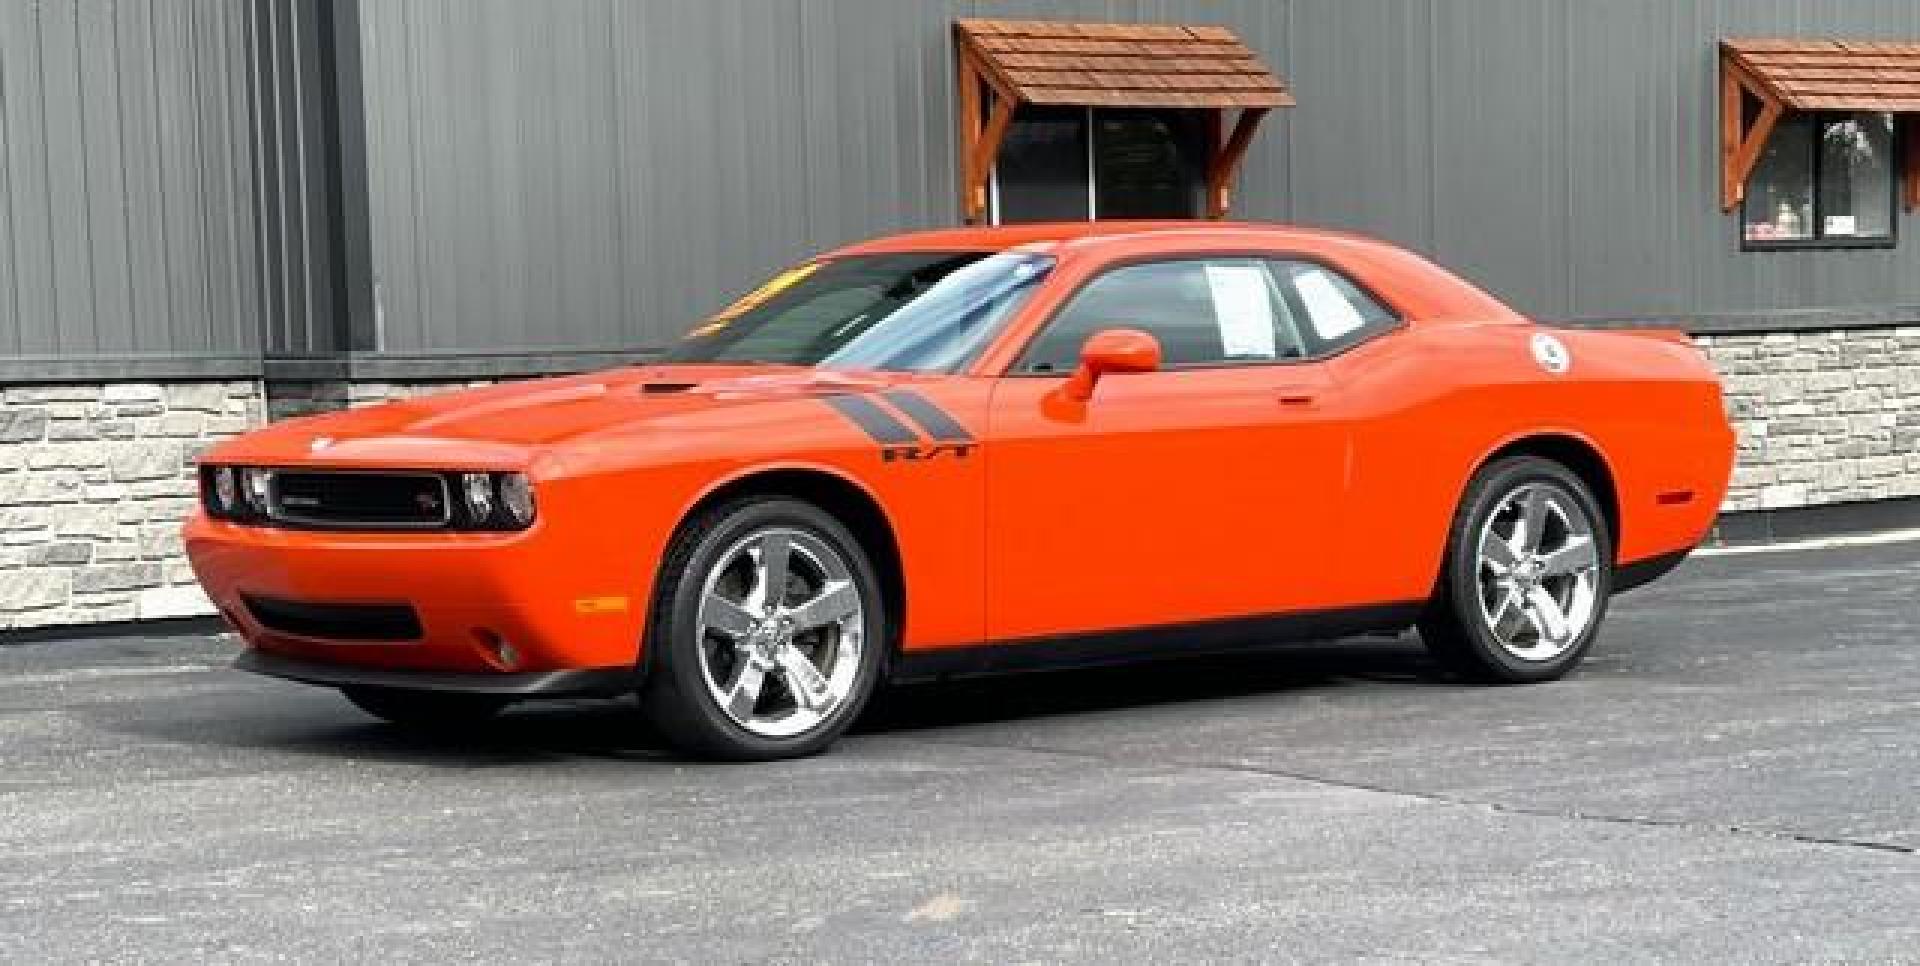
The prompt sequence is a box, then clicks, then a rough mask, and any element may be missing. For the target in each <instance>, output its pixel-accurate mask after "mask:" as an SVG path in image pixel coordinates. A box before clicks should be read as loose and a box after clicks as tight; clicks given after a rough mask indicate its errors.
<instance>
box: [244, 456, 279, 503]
mask: <svg viewBox="0 0 1920 966" xmlns="http://www.w3.org/2000/svg"><path fill="white" fill-rule="evenodd" d="M246 479H247V506H248V507H250V508H251V509H252V510H253V512H255V513H265V512H267V485H268V484H269V483H270V482H272V480H273V473H272V471H270V470H263V469H260V468H259V467H253V468H250V469H248V470H247V471H246Z"/></svg>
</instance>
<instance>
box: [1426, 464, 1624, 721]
mask: <svg viewBox="0 0 1920 966" xmlns="http://www.w3.org/2000/svg"><path fill="white" fill-rule="evenodd" d="M1442 568H1443V570H1442V573H1441V577H1440V581H1439V587H1438V588H1437V591H1436V593H1435V597H1434V601H1433V603H1432V604H1431V605H1430V606H1429V607H1428V608H1427V613H1426V614H1425V615H1424V616H1423V617H1422V618H1421V620H1420V637H1421V640H1422V641H1424V642H1425V643H1426V646H1427V650H1428V651H1429V652H1430V653H1431V654H1432V655H1433V657H1434V658H1435V659H1436V660H1438V661H1439V662H1440V663H1441V664H1442V665H1443V666H1445V667H1446V668H1447V669H1449V670H1451V671H1453V672H1455V673H1457V674H1460V675H1461V676H1463V677H1466V678H1469V679H1472V680H1476V681H1485V682H1489V683H1503V684H1521V683H1531V682H1537V681H1551V680H1554V679H1555V678H1558V677H1561V676H1562V675H1564V674H1566V673H1567V672H1568V671H1570V670H1572V669H1573V667H1574V666H1575V665H1577V664H1579V663H1580V660H1581V658H1583V657H1585V656H1586V653H1587V650H1588V649H1589V648H1591V647H1592V646H1593V641H1594V638H1595V637H1596V636H1597V635H1598V633H1599V630H1600V623H1601V619H1602V618H1604V617H1605V616H1606V610H1607V599H1608V596H1609V595H1610V594H1611V593H1612V590H1613V540H1612V534H1611V532H1610V530H1609V527H1608V525H1607V520H1606V517H1605V516H1604V515H1603V513H1602V512H1601V509H1600V505H1599V502H1598V501H1597V500H1596V499H1595V498H1594V495H1593V491H1592V490H1591V489H1590V488H1589V487H1588V486H1587V485H1586V483H1585V482H1584V481H1582V480H1581V479H1580V477H1579V476H1577V475H1575V474H1574V473H1573V472H1572V471H1570V470H1568V469H1567V468H1566V467H1564V466H1562V465H1560V464H1559V463H1555V462H1553V461H1551V460H1546V459H1541V458H1539V457H1535V456H1514V457H1508V458H1506V459H1502V460H1499V461H1497V462H1495V463H1492V464H1490V465H1488V466H1486V467H1484V468H1482V469H1481V470H1480V472H1478V473H1476V474H1474V477H1473V480H1472V481H1471V482H1470V483H1469V484H1468V485H1467V492H1466V495H1465V496H1464V497H1463V498H1462V499H1461V501H1460V507H1459V509H1458V510H1457V511H1456V512H1455V514H1454V520H1453V526H1452V528H1451V530H1450V531H1449V533H1448V537H1447V552H1446V558H1445V560H1444V562H1443V563H1442Z"/></svg>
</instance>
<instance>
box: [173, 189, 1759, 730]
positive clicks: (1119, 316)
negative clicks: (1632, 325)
mask: <svg viewBox="0 0 1920 966" xmlns="http://www.w3.org/2000/svg"><path fill="white" fill-rule="evenodd" d="M1732 462H1733V435H1732V432H1731V430H1730V429H1729V427H1728V424H1727V420H1726V417H1725V415H1724V413H1723V411H1722V407H1721V399H1720V391H1719V385H1718V382H1717V381H1716V379H1715V376H1714V373H1713V371H1712V370H1711V368H1710V367H1709V366H1708V364H1707V362H1706V360H1705V359H1704V358H1703V357H1702V355H1701V354H1700V353H1699V352H1698V351H1697V350H1696V349H1694V348H1693V347H1692V346H1691V345H1690V344H1689V342H1688V341H1687V339H1686V337H1685V336H1683V335H1681V334H1679V333H1676V332H1651V331H1639V332H1601V331H1586V330H1566V329H1554V328H1548V327H1544V326H1541V325H1538V324H1535V323H1533V322H1530V321H1529V320H1527V319H1526V318H1523V317H1521V316H1520V315H1518V314H1516V313H1514V312H1513V311H1512V310H1510V309H1508V308H1507V307H1505V306H1503V305H1502V304H1500V303H1499V302H1498V301H1496V300H1494V299H1493V298H1491V297H1489V296H1488V295H1486V294H1485V293H1483V292H1481V291H1480V290H1478V289H1476V288H1475V287H1473V286H1472V285H1470V284H1468V283H1466V282H1464V281H1462V280H1460V279H1459V278H1457V277H1455V276H1454V275H1452V274H1449V273H1448V272H1446V271H1445V270H1443V269H1441V268H1438V267H1436V266H1435V265H1433V264H1432V263H1430V262H1428V261H1426V260H1425V259H1422V258H1420V257H1418V256H1416V255H1413V254H1410V253H1408V252H1406V251H1404V250H1402V249H1399V248H1396V247H1394V246H1391V245H1388V244H1385V243H1382V242H1379V241H1374V240H1370V239H1366V238H1361V237H1356V236H1353V235H1346V234H1338V233H1330V232H1320V231H1308V230H1302V229H1293V228H1284V227H1277V226H1262V225H1232V224H1218V223H1192V222H1189V223H1135V224H1126V223H1096V224H1071V225H1037V226H1021V227H1008V228H991V229H963V230H951V231H934V232H925V233H919V234H910V235H903V236H899V237H894V238H885V239H881V240H877V241H871V242H866V243H863V244H858V245H853V246H851V247H847V248H843V249H840V250H838V251H835V252H832V253H829V254H826V255H822V256H820V257H818V258H814V259H812V260H809V261H806V262H804V263H802V264H800V265H797V266H795V267H793V268H791V269H789V270H787V271H784V272H781V273H780V274H779V275H777V276H775V277H774V278H773V279H772V280H770V281H768V282H767V283H766V284H764V285H762V286H761V287H760V288H758V289H756V290H754V291H753V292H750V293H748V294H747V295H745V296H743V297H742V298H740V299H739V300H738V301H736V302H734V303H733V304H731V305H729V306H727V307H726V308H724V309H722V310H721V311H719V312H718V313H716V314H715V315H713V316H712V317H711V318H708V319H706V320H705V321H703V322H701V323H700V324H699V325H698V326H696V327H695V328H694V329H693V330H692V331H691V332H689V333H688V334H687V336H686V337H685V339H684V340H682V341H681V342H679V343H678V344H677V345H676V346H675V347H674V348H672V349H671V350H669V351H667V352H666V353H665V354H664V355H663V356H662V357H661V358H659V360H658V361H656V362H652V363H649V364H645V365H638V366H634V367H631V368H625V369H618V370H614V371H611V372H603V373H596V374H591V375H580V376H571V377H565V378H556V379H544V380H538V381H531V382H517V383H513V384H508V385H499V386H494V387H490V388H482V389H472V390H465V391H460V392H452V393H447V394H444V395H439V396H433V397H429V398H423V399H410V400H406V401H400V402H390V403H386V404H384V405H378V406H372V407H369V408H364V409H357V410H352V411H348V412H341V413H334V414H329V415H322V416H315V417H309V418H304V419H294V420H288V421H285V422H281V423H276V424H274V425H272V426H268V427H266V428H264V429H261V430H259V431H257V432H253V433H249V434H247V435H245V436H242V437H239V438H237V439H234V440H232V441H230V442H227V443H225V444H223V445H220V446H218V447H216V448H215V449H213V450H212V451H211V452H209V453H207V454H206V455H205V457H204V458H203V461H202V464H201V466H200V477H201V483H202V491H203V501H202V512H199V513H197V514H196V515H195V516H194V518H193V519H192V520H191V521H189V522H188V524H187V528H186V546H187V552H188V553H189V555H190V556H191V558H192V561H193V566H194V568H195V570H196V572H197V573H198V574H199V577H200V580H201V583H202V584H204V585H205V587H206V589H207V592H208V593H209V595H210V596H211V597H212V599H213V600H214V602H215V603H216V604H217V606H218V607H219V608H220V611H221V613H223V614H224V615H225V617H226V619H227V620H228V621H229V622H231V623H232V625H233V626H234V627H235V628H236V629H237V630H238V631H239V633H240V634H241V635H242V636H243V637H244V638H245V640H246V643H247V645H248V649H247V651H246V652H245V653H244V654H243V656H242V657H241V658H240V659H239V662H238V663H239V666H240V667H243V668H246V669H248V670H252V671H258V672H261V673H265V674H271V675H277V676H279V677H283V678H290V679H293V680H297V681H305V682H310V683H313V684H319V685H326V686H330V687H337V688H339V689H340V690H341V691H343V692H344V693H345V694H346V696H347V697H348V698H349V699H350V700H352V701H353V702H354V703H355V704H357V705H359V706H360V707H361V708H363V709H365V710H366V711H368V712H370V713H372V714H374V715H377V716H380V717H382V718H386V719H389V720H392V721H396V722H403V723H413V724H430V725H436V726H446V725H451V724H455V723H458V722H462V721H471V720H474V719H477V718H480V717H483V716H486V715H490V714H493V713H495V712H497V711H498V710H499V709H500V708H501V707H503V706H504V705H506V704H508V703H510V702H512V701H516V700H520V699H527V698H540V697H551V696H580V695H603V696H614V695H620V694H626V693H637V694H638V695H639V699H640V703H641V706H642V707H643V708H644V709H645V711H646V713H647V714H648V715H649V716H650V717H651V718H652V719H653V720H654V722H655V723H656V724H657V725H658V727H659V728H660V729H661V731H662V732H663V733H664V734H665V735H666V736H667V737H668V738H669V739H671V740H672V741H673V742H674V743H676V744H677V745H679V746H681V747H683V748H685V749H688V750H690V751H692V752H695V753H700V754H705V755H710V756H715V757H724V758H736V759H763V758H777V757H784V756H790V755H798V754H805V753H808V752H812V751H816V750H818V749H821V748H823V747H825V746H826V745H827V744H828V743H830V742H832V741H833V740H834V739H835V738H836V737H837V736H838V735H840V734H841V733H842V732H843V731H844V730H845V729H846V728H847V726H848V725H849V723H850V722H851V721H852V720H853V719H854V717H855V716H856V715H858V714H859V713H860V709H861V707H862V705H863V704H864V703H865V702H866V700H867V698H868V695H869V694H871V693H872V691H873V689H874V688H875V686H876V685H878V684H880V683H881V682H882V681H883V680H886V679H899V678H916V677H927V676H942V675H949V674H964V673H974V672H983V671H999V670H1006V669H1013V668H1025V667H1035V666H1042V665H1054V664H1059V663H1088V662H1098V661H1111V660H1119V659H1126V658H1138V657H1148V656H1166V655H1178V654H1192V653H1199V652H1206V651H1215V650H1220V649H1223V648H1229V647H1237V646H1242V645H1261V644H1269V643H1274V642H1279V641H1285V640H1289V639H1298V638H1303V637H1311V638H1322V637H1333V636H1341V635H1347V634H1353V633H1359V632H1375V631H1395V630H1402V629H1405V628H1409V627H1414V626H1417V627H1418V628H1419V631H1420V635H1421V637H1422V638H1423V639H1424V641H1425V643H1426V646H1427V647H1428V648H1429V649H1430V650H1431V651H1432V653H1433V655H1434V656H1435V657H1436V658H1437V659H1439V660H1440V661H1441V662H1442V663H1443V664H1445V665H1446V666H1447V667H1449V668H1451V669H1453V670H1454V671H1456V672H1458V673H1460V674H1463V675H1467V676H1470V677H1473V678H1477V679H1481V680H1487V681H1506V682H1520V681H1544V680H1549V679H1552V678H1556V677H1559V676H1560V675H1562V674H1565V673H1566V672H1567V670H1568V669H1569V668H1571V667H1572V666H1573V665H1574V664H1575V663H1577V662H1578V661H1579V660H1580V659H1581V657H1582V655H1583V654H1585V653H1586V651H1587V649H1588V648H1589V647H1590V646H1591V645H1592V643H1593V640H1594V636H1595V634H1596V632H1597V631H1598V629H1599V627H1600V623H1601V618H1602V616H1603V615H1604V614H1605V612H1606V608H1607V600H1608V597H1609V595H1611V594H1613V593H1616V592H1618V591H1621V590H1625V589H1627V588H1629V587H1633V586H1635V585H1638V584H1641V583H1644V582H1646V581H1648V580H1651V579H1653V578H1655V577H1657V576H1659V575H1660V574H1662V573H1664V572H1666V571H1667V570H1669V569H1671V568H1672V567H1673V566H1674V565H1675V564H1677V563H1678V562H1679V561H1680V560H1681V558H1682V557H1684V556H1685V555H1686V553H1687V552H1688V551H1689V550H1690V549H1691V548H1692V547H1693V546H1694V545H1695V544H1697V543H1698V542H1699V541H1700V540H1701V539H1702V538H1703V536H1704V535H1705V534H1706V533H1707V532H1708V529H1709V528H1710V526H1711V525H1712V523H1713V520H1714V516H1715V511H1716V509H1717V508H1718V506H1719V504H1720V501H1721V498H1722V496H1723V494H1724V491H1725V488H1726V484H1727V478H1728V474H1729V472H1730V469H1731V464H1732Z"/></svg>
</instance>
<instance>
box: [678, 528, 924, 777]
mask: <svg viewBox="0 0 1920 966" xmlns="http://www.w3.org/2000/svg"><path fill="white" fill-rule="evenodd" d="M883 608H884V604H883V601H882V598H881V593H880V581H879V578H878V577H877V576H876V574H875V571H874V569H873V565H872V563H871V561H869V560H868V559H867V555H866V553H865V551H864V550H862V548H861V546H860V542H859V541H858V540H856V539H854V536H853V534H852V533H851V532H849V531H848V530H847V528H846V527H845V526H844V525H842V524H841V523H840V522H839V521H838V520H836V519H834V518H833V517H832V516H831V515H829V514H828V513H826V512H825V511H823V510H821V509H820V508H819V507H816V506H814V505H812V504H810V503H804V502H801V501H799V500H794V499H787V498H783V497H750V498H747V499H743V500H738V501H734V502H731V503H726V504H723V505H721V506H719V507H716V508H714V509H712V510H709V511H706V512H703V513H701V514H700V515H699V516H697V517H695V518H693V519H691V520H689V521H688V522H687V523H686V524H685V525H683V526H682V527H681V529H680V531H679V532H678V533H677V534H675V536H674V540H673V543H672V545H671V547H670V549H669V550H668V553H667V555H666V557H665V559H664V561H663V562H662V565H661V573H660V578H659V582H658V587H657V588H656V590H655V594H654V600H653V608H652V614H653V618H652V620H651V622H650V623H651V626H650V628H649V632H648V636H647V642H646V648H647V656H648V659H649V660H650V661H651V665H652V666H651V667H650V668H649V669H648V673H647V675H646V683H645V684H644V685H643V687H642V689H641V694H640V706H641V709H642V710H643V711H644V712H645V714H646V715H647V717H648V719H649V720H651V721H652V722H653V724H654V726H655V727H656V728H658V729H659V731H660V734H661V735H662V736H663V737H665V738H666V739H667V741H668V742H669V743H670V744H672V745H673V746H675V747H676V748H679V749H681V750H683V751H686V752H689V753H692V754H695V755H698V756H702V757H708V758H717V759H724V760H730V761H766V760H771V759H778V758H793V757H798V756H802V755H810V754H813V753H815V752H818V751H821V750H823V749H825V748H826V747H827V746H828V745H831V744H832V743H833V742H834V740H835V739H837V738H839V737H840V735H841V734H842V733H844V732H845V731H846V730H847V728H848V727H849V726H850V725H851V724H852V723H853V720H854V719H855V718H856V717H858V715H859V714H860V711H861V709H862V708H863V707H864V706H865V704H866V701H867V698H868V696H869V695H871V694H872V692H873V688H874V685H875V682H876V681H877V680H878V679H879V677H880V671H881V667H882V665H883V663H884V656H885V655H884V650H885V647H886V642H887V641H888V639H889V638H888V637H887V629H888V625H887V615H886V614H885V612H884V609H883Z"/></svg>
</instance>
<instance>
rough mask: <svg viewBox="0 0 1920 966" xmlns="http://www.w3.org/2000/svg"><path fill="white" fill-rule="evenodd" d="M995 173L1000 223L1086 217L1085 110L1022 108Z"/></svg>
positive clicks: (1008, 130) (1088, 213) (1014, 122)
mask: <svg viewBox="0 0 1920 966" xmlns="http://www.w3.org/2000/svg"><path fill="white" fill-rule="evenodd" d="M994 175H995V182H994V184H995V197H996V198H997V200H998V204H999V214H1000V223H1001V224H1013V223H1016V222H1023V221H1085V220H1087V218H1088V217H1089V216H1090V212H1088V210H1087V112H1086V110H1085V109H1084V108H1078V107H1023V108H1020V110H1019V112H1018V113H1016V114H1015V115H1014V118H1013V123H1012V124H1011V125H1009V126H1008V128H1007V137H1006V140H1005V141H1003V142H1002V143H1001V145H1000V157H999V161H998V164H997V165H996V167H995V169H994Z"/></svg>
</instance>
